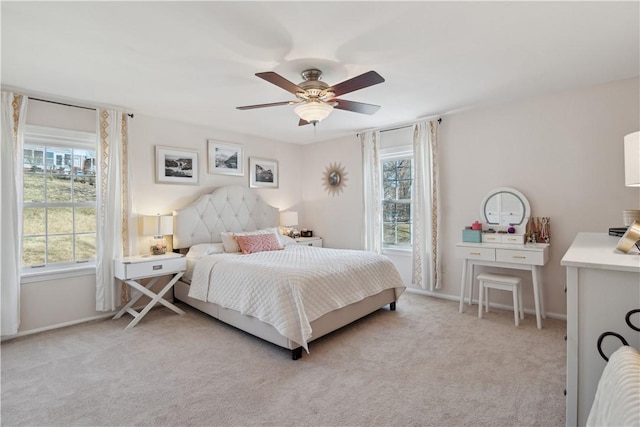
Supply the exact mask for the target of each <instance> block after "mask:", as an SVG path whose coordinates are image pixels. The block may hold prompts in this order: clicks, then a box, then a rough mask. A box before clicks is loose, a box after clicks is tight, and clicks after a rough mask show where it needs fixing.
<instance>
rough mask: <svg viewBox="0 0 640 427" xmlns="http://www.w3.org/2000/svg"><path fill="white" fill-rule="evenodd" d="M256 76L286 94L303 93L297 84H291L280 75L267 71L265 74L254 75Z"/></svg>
mask: <svg viewBox="0 0 640 427" xmlns="http://www.w3.org/2000/svg"><path fill="white" fill-rule="evenodd" d="M256 76H258V77H260V78H261V79H264V80H266V81H268V82H269V83H273V84H274V85H276V86H278V87H281V88H282V89H284V90H286V91H287V92H291V93H292V94H294V95H295V94H296V93H297V92H304V89H302V88H301V87H300V86H298V85H297V84H294V83H291V82H290V81H289V80H287V79H285V78H284V77H282V76H281V75H280V74H277V73H274V72H273V71H267V72H266V73H256Z"/></svg>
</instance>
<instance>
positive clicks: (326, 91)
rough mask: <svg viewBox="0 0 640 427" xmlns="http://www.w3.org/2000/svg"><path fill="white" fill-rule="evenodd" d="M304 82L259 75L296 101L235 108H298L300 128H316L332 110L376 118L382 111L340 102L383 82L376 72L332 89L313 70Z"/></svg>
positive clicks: (355, 103)
mask: <svg viewBox="0 0 640 427" xmlns="http://www.w3.org/2000/svg"><path fill="white" fill-rule="evenodd" d="M301 74H302V78H303V79H304V81H303V82H301V83H300V84H297V85H296V84H294V83H292V82H290V81H289V80H287V79H285V78H284V77H282V76H281V75H279V74H277V73H275V72H273V71H267V72H265V73H256V76H258V77H260V78H261V79H264V80H266V81H268V82H269V83H272V84H274V85H276V86H278V87H281V88H282V89H284V90H286V91H287V92H291V93H292V94H294V95H295V96H296V98H298V99H297V100H295V101H283V102H273V103H270V104H257V105H246V106H244V107H236V108H237V109H238V110H252V109H254V108H264V107H276V106H279V105H295V106H296V107H295V108H294V111H295V112H296V114H297V115H298V116H299V117H300V122H298V126H304V125H308V124H313V125H314V126H315V125H316V124H317V123H318V122H320V121H321V120H323V119H325V118H326V117H327V116H328V115H329V114H331V111H333V109H334V108H335V109H337V110H347V111H353V112H355V113H361V114H369V115H371V114H373V113H375V112H376V111H378V110H379V109H380V106H379V105H373V104H365V103H362V102H354V101H347V100H345V99H338V98H337V97H338V96H340V95H344V94H345V93H349V92H353V91H356V90H359V89H364V88H366V87H369V86H373V85H377V84H378V83H382V82H384V79H383V78H382V76H381V75H380V74H378V73H376V72H375V71H369V72H366V73H364V74H360V75H359V76H356V77H353V78H351V79H349V80H345V81H343V82H342V83H338V84H336V85H333V86H329V85H328V84H326V83H325V82H323V81H320V78H321V77H322V71H320V70H318V69H315V68H312V69H309V70H304V71H303V72H302V73H301Z"/></svg>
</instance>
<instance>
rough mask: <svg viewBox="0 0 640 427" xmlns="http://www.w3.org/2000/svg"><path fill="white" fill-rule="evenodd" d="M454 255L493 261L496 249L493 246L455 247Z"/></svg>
mask: <svg viewBox="0 0 640 427" xmlns="http://www.w3.org/2000/svg"><path fill="white" fill-rule="evenodd" d="M456 256H457V257H458V258H467V259H481V260H483V261H495V260H496V250H495V249H493V248H471V247H457V248H456Z"/></svg>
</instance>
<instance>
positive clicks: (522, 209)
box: [480, 187, 531, 226]
mask: <svg viewBox="0 0 640 427" xmlns="http://www.w3.org/2000/svg"><path fill="white" fill-rule="evenodd" d="M529 216H531V209H530V207H529V201H528V200H527V198H526V197H525V196H524V194H522V193H521V192H519V191H518V190H516V189H514V188H509V187H500V188H496V189H495V190H492V191H490V192H489V194H487V195H486V196H485V197H484V199H483V200H482V204H481V205H480V217H481V218H482V221H483V222H485V223H486V224H489V225H500V226H509V225H522V224H523V223H524V222H525V219H526V218H529Z"/></svg>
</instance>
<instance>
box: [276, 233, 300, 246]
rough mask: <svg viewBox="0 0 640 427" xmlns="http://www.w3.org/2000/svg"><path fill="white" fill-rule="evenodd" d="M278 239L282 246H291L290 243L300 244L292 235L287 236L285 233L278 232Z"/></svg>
mask: <svg viewBox="0 0 640 427" xmlns="http://www.w3.org/2000/svg"><path fill="white" fill-rule="evenodd" d="M278 241H279V242H280V246H282V247H285V246H289V245H297V244H298V243H297V242H296V241H295V240H293V239H292V238H291V237H289V236H285V235H284V234H278Z"/></svg>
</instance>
